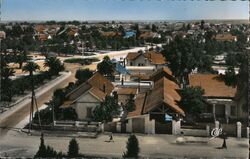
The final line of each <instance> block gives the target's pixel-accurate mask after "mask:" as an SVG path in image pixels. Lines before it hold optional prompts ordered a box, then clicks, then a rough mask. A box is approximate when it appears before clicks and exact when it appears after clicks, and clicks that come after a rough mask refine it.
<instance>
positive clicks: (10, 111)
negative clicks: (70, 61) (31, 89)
mask: <svg viewBox="0 0 250 159" xmlns="http://www.w3.org/2000/svg"><path fill="white" fill-rule="evenodd" d="M70 75H71V72H61V75H60V76H59V77H57V78H56V79H53V80H52V81H49V82H48V83H46V84H45V85H43V86H41V87H39V88H37V89H36V90H35V92H36V97H37V98H38V97H39V96H41V95H42V94H44V93H46V92H47V91H48V90H50V89H51V88H53V87H54V86H55V85H57V84H59V83H61V82H62V81H63V80H65V79H67V78H68V77H69V76H70ZM30 97H31V93H29V94H28V95H26V96H25V97H24V98H23V99H20V100H19V101H18V104H17V105H15V106H13V107H11V108H10V109H8V110H7V111H5V112H3V113H2V114H0V121H2V120H3V119H5V118H7V117H9V116H10V115H12V114H14V113H15V112H17V111H18V110H20V109H21V108H22V107H24V106H25V105H27V104H28V103H30ZM0 123H1V122H0Z"/></svg>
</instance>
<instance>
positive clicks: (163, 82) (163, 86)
mask: <svg viewBox="0 0 250 159" xmlns="http://www.w3.org/2000/svg"><path fill="white" fill-rule="evenodd" d="M178 89H179V87H178V85H177V84H176V83H175V82H173V81H171V80H169V79H167V78H166V77H162V78H161V79H160V80H158V81H156V82H155V84H154V88H153V89H152V90H150V91H148V92H146V93H143V94H139V95H137V97H136V99H135V104H136V110H135V111H133V112H130V113H129V114H128V116H129V117H132V116H137V115H143V114H146V113H148V112H150V111H152V110H154V109H155V108H156V107H158V106H162V105H166V106H167V107H169V108H171V109H172V110H173V111H174V112H176V113H179V114H181V115H183V116H185V112H184V111H183V110H182V109H181V108H180V107H179V106H178V104H177V102H178V101H180V99H181V97H180V95H179V94H178V92H177V90H178Z"/></svg>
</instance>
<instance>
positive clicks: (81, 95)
mask: <svg viewBox="0 0 250 159" xmlns="http://www.w3.org/2000/svg"><path fill="white" fill-rule="evenodd" d="M113 89H114V86H113V84H112V83H111V82H110V81H109V80H108V79H106V78H105V77H104V76H102V75H101V74H100V73H99V72H96V73H95V74H94V75H93V76H92V77H91V78H90V79H88V80H87V81H86V82H85V83H83V84H81V85H79V86H78V87H77V88H75V89H74V90H72V91H71V92H70V93H69V94H67V95H66V101H65V102H64V103H63V105H62V106H61V107H60V108H62V109H63V108H69V107H72V108H74V109H75V111H76V113H77V116H78V119H79V120H85V121H91V120H93V110H94V108H95V107H96V106H97V105H100V103H101V102H103V101H104V99H105V97H106V96H107V95H110V94H111V92H112V91H113Z"/></svg>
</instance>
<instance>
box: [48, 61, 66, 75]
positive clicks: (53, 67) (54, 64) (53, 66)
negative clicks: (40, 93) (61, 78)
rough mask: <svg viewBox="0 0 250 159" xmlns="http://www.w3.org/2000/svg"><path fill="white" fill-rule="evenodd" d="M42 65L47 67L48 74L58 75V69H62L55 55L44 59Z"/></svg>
mask: <svg viewBox="0 0 250 159" xmlns="http://www.w3.org/2000/svg"><path fill="white" fill-rule="evenodd" d="M44 67H49V74H50V75H52V76H53V75H58V74H59V72H60V71H63V70H64V66H63V64H62V63H61V61H60V60H59V59H58V58H56V57H50V58H47V59H46V60H45V63H44Z"/></svg>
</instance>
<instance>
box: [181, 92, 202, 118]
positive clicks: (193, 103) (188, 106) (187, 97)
mask: <svg viewBox="0 0 250 159" xmlns="http://www.w3.org/2000/svg"><path fill="white" fill-rule="evenodd" d="M203 95H204V90H203V89H202V88H201V87H187V88H184V89H182V90H180V96H181V100H180V102H179V104H180V106H181V107H182V108H183V109H184V111H185V112H186V113H187V114H188V115H192V116H193V117H196V116H197V115H199V114H200V113H201V112H202V111H203V110H204V109H205V106H206V103H205V99H204V97H203Z"/></svg>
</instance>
